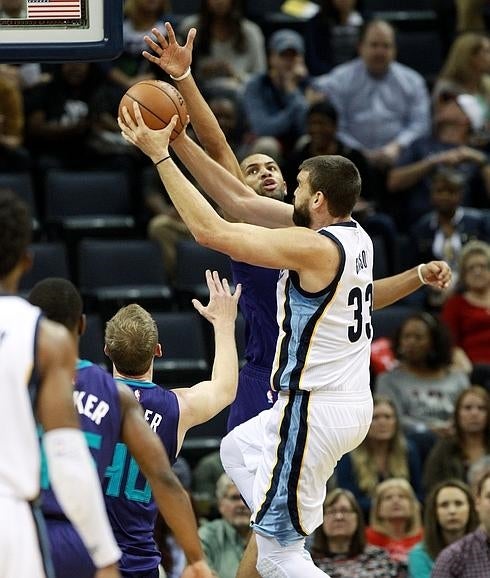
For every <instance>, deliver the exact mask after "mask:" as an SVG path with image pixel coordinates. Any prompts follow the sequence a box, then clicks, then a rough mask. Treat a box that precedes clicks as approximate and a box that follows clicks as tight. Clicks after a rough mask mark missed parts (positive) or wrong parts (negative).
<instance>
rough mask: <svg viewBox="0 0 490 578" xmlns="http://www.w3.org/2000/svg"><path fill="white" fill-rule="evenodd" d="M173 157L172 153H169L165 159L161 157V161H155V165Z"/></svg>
mask: <svg viewBox="0 0 490 578" xmlns="http://www.w3.org/2000/svg"><path fill="white" fill-rule="evenodd" d="M169 158H171V157H170V155H167V156H166V157H163V159H160V160H159V161H157V162H156V163H155V166H156V167H157V166H158V165H159V164H160V163H163V161H166V160H167V159H169Z"/></svg>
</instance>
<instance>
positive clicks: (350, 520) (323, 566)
mask: <svg viewBox="0 0 490 578" xmlns="http://www.w3.org/2000/svg"><path fill="white" fill-rule="evenodd" d="M311 555H312V558H313V561H314V562H315V564H316V566H318V568H320V570H323V571H324V572H326V573H327V574H328V575H329V576H330V578H374V576H380V577H381V576H382V577H383V578H398V577H400V578H401V573H400V570H401V569H400V565H399V563H398V562H396V561H395V560H392V559H391V558H390V557H389V556H388V554H387V552H386V551H385V550H384V549H382V548H378V547H376V546H371V545H366V537H365V531H364V520H363V516H362V511H361V508H360V507H359V504H358V503H357V502H356V499H355V497H354V496H353V494H352V493H351V492H349V491H348V490H344V489H341V488H337V489H335V490H333V491H331V492H329V493H328V494H327V497H326V499H325V503H324V505H323V524H322V525H321V526H320V527H318V528H317V529H316V530H315V532H314V534H313V543H312V546H311Z"/></svg>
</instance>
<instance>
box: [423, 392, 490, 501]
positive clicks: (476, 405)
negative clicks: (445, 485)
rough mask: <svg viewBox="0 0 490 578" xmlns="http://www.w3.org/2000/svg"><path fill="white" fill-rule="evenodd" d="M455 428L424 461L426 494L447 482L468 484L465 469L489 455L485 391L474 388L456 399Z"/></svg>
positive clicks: (488, 410)
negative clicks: (455, 481)
mask: <svg viewBox="0 0 490 578" xmlns="http://www.w3.org/2000/svg"><path fill="white" fill-rule="evenodd" d="M454 428H455V433H454V435H452V436H450V437H448V438H445V439H440V440H439V441H438V442H437V443H436V445H435V446H434V447H433V448H432V451H431V452H430V454H429V456H428V457H427V461H426V463H425V467H424V476H423V482H424V487H425V489H426V491H429V489H430V488H432V487H433V486H434V485H435V484H436V483H437V482H441V481H443V480H447V479H449V478H454V479H457V480H461V481H464V482H467V481H468V480H467V472H468V468H469V467H470V466H471V465H472V464H473V463H475V462H476V461H478V460H479V459H480V458H482V457H483V456H484V455H486V454H488V453H490V396H489V394H488V393H487V391H486V390H485V389H483V388H482V387H479V386H477V385H473V386H471V387H469V388H468V389H466V390H464V391H463V392H462V393H461V394H460V395H459V397H458V399H457V400H456V405H455V410H454Z"/></svg>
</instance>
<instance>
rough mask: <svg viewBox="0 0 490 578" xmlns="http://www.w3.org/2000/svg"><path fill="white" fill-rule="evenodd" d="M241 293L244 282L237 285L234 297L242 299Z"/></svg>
mask: <svg viewBox="0 0 490 578" xmlns="http://www.w3.org/2000/svg"><path fill="white" fill-rule="evenodd" d="M241 294H242V284H241V283H238V285H237V286H236V287H235V293H233V297H234V298H235V300H236V301H238V300H239V299H240V296H241Z"/></svg>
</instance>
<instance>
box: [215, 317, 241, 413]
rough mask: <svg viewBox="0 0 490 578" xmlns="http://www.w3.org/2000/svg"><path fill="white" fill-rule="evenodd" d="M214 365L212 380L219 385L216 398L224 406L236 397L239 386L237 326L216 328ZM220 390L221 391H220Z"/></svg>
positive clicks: (232, 324)
mask: <svg viewBox="0 0 490 578" xmlns="http://www.w3.org/2000/svg"><path fill="white" fill-rule="evenodd" d="M214 343H215V350H214V363H213V370H212V377H211V379H212V380H213V381H215V382H216V384H217V388H216V389H217V391H216V396H217V397H219V398H220V400H221V401H222V403H223V406H227V405H229V404H230V403H231V402H232V401H233V400H234V399H235V397H236V390H237V385H238V353H237V348H236V341H235V324H234V323H230V324H227V325H226V326H224V325H221V326H220V327H215V328H214ZM218 389H219V391H218Z"/></svg>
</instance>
